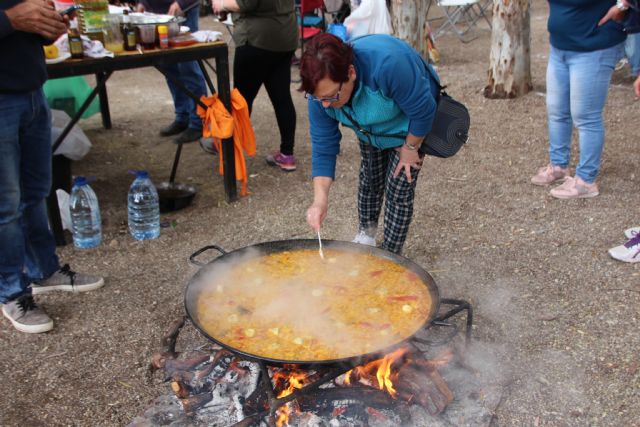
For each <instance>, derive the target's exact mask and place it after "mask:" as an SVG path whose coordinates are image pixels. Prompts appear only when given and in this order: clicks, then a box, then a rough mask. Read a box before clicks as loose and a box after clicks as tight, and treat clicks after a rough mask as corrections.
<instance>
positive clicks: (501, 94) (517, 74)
mask: <svg viewBox="0 0 640 427" xmlns="http://www.w3.org/2000/svg"><path fill="white" fill-rule="evenodd" d="M492 26H493V29H492V31H491V55H490V57H489V63H490V68H489V83H488V85H487V86H486V87H485V88H484V96H485V97H487V98H516V97H518V96H521V95H524V94H526V93H528V92H529V91H530V90H531V89H532V86H531V15H530V0H493V22H492Z"/></svg>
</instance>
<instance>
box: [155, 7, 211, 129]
mask: <svg viewBox="0 0 640 427" xmlns="http://www.w3.org/2000/svg"><path fill="white" fill-rule="evenodd" d="M198 17H199V9H198V8H197V7H195V8H193V9H191V10H190V11H188V12H187V15H186V18H187V20H186V21H185V22H184V23H183V24H182V25H186V26H187V27H189V28H190V29H191V32H196V31H198ZM160 69H162V71H163V72H165V73H167V74H169V75H170V76H172V77H173V78H175V79H176V80H178V81H179V82H180V83H182V84H183V85H184V86H185V87H186V88H187V89H189V91H190V92H191V93H193V94H194V95H196V96H197V97H198V98H200V97H201V96H207V86H206V83H205V81H204V76H203V75H202V71H201V70H200V67H199V66H198V63H197V62H196V61H188V62H179V63H177V64H167V65H162V66H161V67H160ZM167 85H168V86H169V91H170V92H171V97H172V98H173V105H174V107H175V109H176V121H177V122H180V123H189V127H190V128H193V129H198V130H200V129H202V119H201V118H200V116H198V114H197V113H196V103H195V101H194V100H193V99H191V98H190V97H189V96H188V95H187V94H185V93H184V92H183V91H181V90H180V89H178V88H177V87H176V85H174V84H173V83H171V81H170V80H169V79H167Z"/></svg>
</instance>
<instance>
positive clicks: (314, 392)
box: [150, 318, 454, 426]
mask: <svg viewBox="0 0 640 427" xmlns="http://www.w3.org/2000/svg"><path fill="white" fill-rule="evenodd" d="M184 321H185V319H184V318H181V319H178V320H177V321H175V322H174V323H173V324H172V325H171V327H170V328H169V329H168V331H167V333H166V334H165V335H164V336H163V338H162V343H161V349H160V351H159V352H157V353H155V354H154V355H152V357H151V363H150V369H151V370H153V371H156V370H162V372H163V373H164V379H165V380H166V381H168V382H169V383H170V385H171V389H172V391H173V392H174V394H175V395H176V396H177V398H178V399H179V400H180V402H181V404H182V408H183V409H184V412H185V413H186V414H187V415H189V416H192V415H194V414H195V413H196V412H197V411H198V409H199V408H201V407H202V406H204V405H206V404H207V403H208V402H209V401H211V400H212V398H213V393H212V390H213V389H214V387H216V385H217V384H218V383H219V382H220V381H223V380H224V378H225V376H224V375H216V376H214V375H211V374H212V372H213V371H214V370H218V371H220V370H224V371H226V372H231V373H232V374H233V375H234V376H236V377H242V376H244V375H248V374H249V371H248V370H247V369H246V368H243V367H241V366H239V364H238V361H239V359H237V358H235V357H234V355H233V354H232V353H231V352H229V351H227V350H224V349H220V350H218V351H216V352H215V353H214V354H213V355H209V354H197V355H192V356H188V357H184V358H179V356H180V355H179V353H178V352H176V349H175V346H176V340H177V337H178V334H179V333H180V330H181V329H182V327H183V326H184ZM450 358H451V357H447V358H446V360H445V359H442V360H439V359H436V360H428V359H425V358H424V356H423V355H422V354H421V353H419V352H417V351H416V352H410V353H407V354H406V355H404V357H403V358H402V363H398V364H397V365H398V366H399V367H397V368H396V369H397V370H396V372H394V374H393V379H394V380H393V388H394V389H395V392H396V393H395V398H392V397H391V396H390V394H389V393H387V392H384V391H380V390H378V389H377V384H374V383H375V376H374V377H373V379H372V378H364V377H362V375H361V374H357V375H351V384H350V385H348V384H346V383H348V382H349V381H344V378H345V376H344V375H342V374H344V372H338V373H337V374H336V375H333V376H332V377H333V378H334V380H333V385H334V386H333V387H330V388H321V389H320V388H317V387H310V389H311V391H310V392H308V393H305V392H304V391H302V392H298V393H296V394H295V395H293V396H289V398H286V397H284V398H282V399H278V398H276V395H277V394H278V393H279V392H281V391H282V389H283V388H284V387H287V386H288V384H286V382H287V381H282V380H279V381H275V382H276V384H275V392H276V395H269V394H272V393H265V392H264V388H263V387H256V388H255V391H254V392H253V393H252V395H251V396H249V397H248V398H247V399H246V400H245V402H244V405H245V408H247V409H249V411H247V412H249V413H253V414H255V415H254V416H253V417H250V418H245V419H244V420H242V421H241V422H239V423H238V424H236V426H243V425H247V426H249V425H252V423H255V422H256V421H258V420H259V419H260V418H263V417H269V420H270V424H274V415H275V413H276V410H277V409H278V408H279V407H280V406H282V405H284V404H286V403H288V402H289V401H294V402H295V403H291V404H292V405H294V406H295V408H296V410H297V411H301V412H317V411H318V410H322V409H323V408H324V409H327V408H329V409H331V403H332V402H335V401H344V400H359V401H362V403H363V404H364V405H367V407H368V409H369V408H371V410H372V411H375V410H379V409H394V410H397V411H398V412H399V413H400V414H402V413H406V412H408V407H409V406H410V405H420V406H422V407H423V408H424V409H425V410H426V411H428V412H429V414H431V415H437V414H440V413H441V412H442V411H444V409H445V408H446V407H447V406H448V405H449V404H450V403H451V402H452V401H453V399H454V395H453V393H452V392H451V390H450V388H449V387H448V385H447V384H446V382H445V381H444V379H443V378H442V376H441V375H440V373H439V372H438V366H442V364H443V363H446V362H448V360H449V359H450ZM229 360H231V362H230V363H228V361H229ZM287 369H291V367H284V368H270V370H269V374H270V376H271V377H274V378H275V377H276V373H280V375H279V376H280V377H283V375H282V374H284V378H286V374H287ZM329 371H330V370H329V369H327V372H329ZM325 374H326V372H321V371H318V370H316V371H311V372H310V375H312V377H307V378H306V379H305V380H306V381H305V382H306V383H309V382H311V383H313V382H314V381H316V380H317V379H318V378H321V377H323V376H324V375H325ZM339 375H342V377H341V378H342V380H340V379H338V380H336V379H335V378H336V377H338V376H339ZM303 390H304V389H303ZM292 397H294V398H295V400H294V399H293V398H292ZM334 415H335V414H334ZM401 417H402V415H401Z"/></svg>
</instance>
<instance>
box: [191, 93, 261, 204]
mask: <svg viewBox="0 0 640 427" xmlns="http://www.w3.org/2000/svg"><path fill="white" fill-rule="evenodd" d="M200 101H202V102H203V103H204V104H206V105H207V109H206V110H204V109H203V108H202V107H201V106H200V105H198V110H197V111H198V115H199V116H200V117H201V118H202V120H203V129H202V135H203V136H204V137H205V138H213V143H214V145H215V147H216V149H217V150H218V155H219V156H220V175H222V174H223V173H224V159H223V155H222V144H221V140H222V139H227V138H230V137H231V136H233V149H234V157H235V166H236V179H237V180H238V181H240V183H241V189H240V195H242V196H246V195H247V194H248V192H247V182H248V181H249V175H248V174H247V164H246V162H245V159H244V152H246V153H247V155H248V156H250V157H253V156H255V154H256V137H255V135H254V133H253V127H252V126H251V120H250V119H249V106H248V105H247V101H245V99H244V97H243V96H242V95H241V94H240V92H239V91H238V89H233V91H231V114H229V112H228V111H227V109H226V108H225V107H224V104H223V103H222V101H220V98H218V94H214V95H212V96H209V97H204V96H203V97H202V98H200Z"/></svg>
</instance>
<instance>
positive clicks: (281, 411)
mask: <svg viewBox="0 0 640 427" xmlns="http://www.w3.org/2000/svg"><path fill="white" fill-rule="evenodd" d="M276 413H277V414H278V419H277V420H276V427H282V426H283V425H289V414H290V413H291V409H290V408H289V405H288V404H287V405H282V406H281V407H280V408H278V410H277V411H276Z"/></svg>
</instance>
